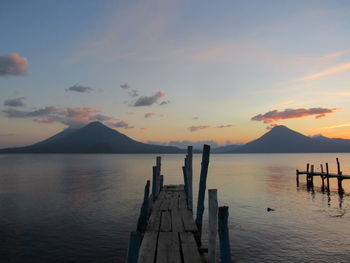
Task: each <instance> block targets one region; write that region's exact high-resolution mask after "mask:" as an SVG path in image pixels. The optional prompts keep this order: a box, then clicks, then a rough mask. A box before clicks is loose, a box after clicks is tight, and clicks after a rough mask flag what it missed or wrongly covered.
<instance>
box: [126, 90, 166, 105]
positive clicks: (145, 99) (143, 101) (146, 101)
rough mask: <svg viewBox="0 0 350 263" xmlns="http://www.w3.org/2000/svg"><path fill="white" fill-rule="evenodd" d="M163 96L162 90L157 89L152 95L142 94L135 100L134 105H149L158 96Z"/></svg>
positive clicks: (155, 100)
mask: <svg viewBox="0 0 350 263" xmlns="http://www.w3.org/2000/svg"><path fill="white" fill-rule="evenodd" d="M164 96H165V94H164V92H161V91H158V92H157V93H155V94H154V95H152V96H149V97H148V96H142V97H140V98H138V99H137V100H136V102H135V103H134V105H133V106H134V107H140V106H151V105H153V104H154V103H156V102H157V101H158V100H159V99H160V98H163V97H164Z"/></svg>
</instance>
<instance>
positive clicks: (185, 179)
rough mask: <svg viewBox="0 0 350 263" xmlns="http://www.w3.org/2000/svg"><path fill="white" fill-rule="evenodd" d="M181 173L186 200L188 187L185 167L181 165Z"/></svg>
mask: <svg viewBox="0 0 350 263" xmlns="http://www.w3.org/2000/svg"><path fill="white" fill-rule="evenodd" d="M182 173H183V175H184V190H185V194H186V200H187V195H188V187H187V176H186V167H185V166H182ZM186 202H187V201H186Z"/></svg>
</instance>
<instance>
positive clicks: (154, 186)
mask: <svg viewBox="0 0 350 263" xmlns="http://www.w3.org/2000/svg"><path fill="white" fill-rule="evenodd" d="M157 183H158V179H157V166H153V167H152V197H153V201H154V200H156V198H157V196H158V193H157V189H158V186H157Z"/></svg>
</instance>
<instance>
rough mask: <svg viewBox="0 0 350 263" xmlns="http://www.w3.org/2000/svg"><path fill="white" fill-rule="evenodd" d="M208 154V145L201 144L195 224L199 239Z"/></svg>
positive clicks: (199, 241)
mask: <svg viewBox="0 0 350 263" xmlns="http://www.w3.org/2000/svg"><path fill="white" fill-rule="evenodd" d="M209 155H210V146H209V145H206V144H205V145H204V146H203V153H202V164H201V174H200V180H199V190H198V199H197V216H196V224H197V227H198V230H199V239H200V238H201V234H202V224H203V213H204V199H205V191H206V187H207V174H208V166H209ZM197 242H198V243H199V244H200V243H201V240H197Z"/></svg>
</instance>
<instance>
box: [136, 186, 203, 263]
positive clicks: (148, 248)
mask: <svg viewBox="0 0 350 263" xmlns="http://www.w3.org/2000/svg"><path fill="white" fill-rule="evenodd" d="M196 236H198V228H197V225H196V224H195V222H194V220H193V216H192V211H191V210H190V209H188V208H187V200H186V194H185V190H184V185H167V186H164V187H163V188H162V190H161V192H160V194H159V195H158V198H157V200H156V201H155V202H154V204H153V206H152V212H151V215H150V217H149V220H148V224H147V227H146V232H145V234H144V236H143V240H142V243H141V247H140V251H139V258H138V262H140V263H148V262H152V263H153V262H174V263H177V262H179V263H180V262H188V263H197V262H202V260H201V256H200V253H199V250H198V246H197V243H196V239H195V237H196Z"/></svg>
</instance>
